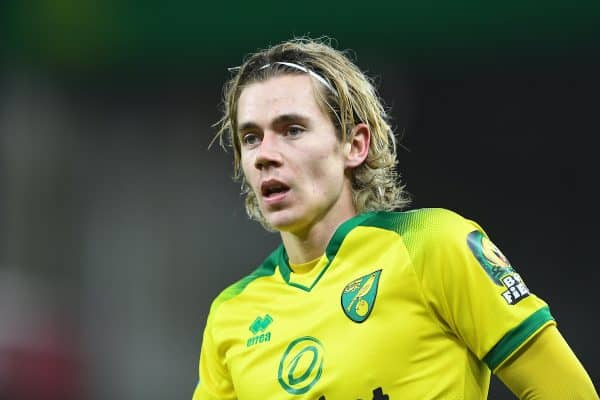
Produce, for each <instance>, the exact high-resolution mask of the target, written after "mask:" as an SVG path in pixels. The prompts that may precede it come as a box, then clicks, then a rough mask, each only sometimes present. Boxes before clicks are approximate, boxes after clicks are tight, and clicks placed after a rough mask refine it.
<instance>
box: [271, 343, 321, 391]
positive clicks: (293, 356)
mask: <svg viewBox="0 0 600 400" xmlns="http://www.w3.org/2000/svg"><path fill="white" fill-rule="evenodd" d="M323 353H324V351H323V345H322V344H321V342H320V341H319V340H318V339H315V338H314V337H311V336H303V337H300V338H297V339H295V340H293V341H292V342H291V343H290V344H289V345H288V347H287V349H285V352H284V353H283V356H282V357H281V361H279V370H278V371H277V380H278V381H279V384H280V385H281V387H282V388H283V389H284V390H285V391H286V392H288V393H290V394H293V395H298V394H304V393H306V392H308V391H309V390H310V389H311V388H312V387H313V386H314V385H315V384H316V383H317V382H318V381H319V379H321V375H322V374H323V364H324V357H323Z"/></svg>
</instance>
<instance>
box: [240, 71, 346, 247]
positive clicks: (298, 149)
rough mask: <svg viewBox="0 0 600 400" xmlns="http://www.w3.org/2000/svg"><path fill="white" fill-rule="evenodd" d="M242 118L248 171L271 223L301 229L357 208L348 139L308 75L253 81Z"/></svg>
mask: <svg viewBox="0 0 600 400" xmlns="http://www.w3.org/2000/svg"><path fill="white" fill-rule="evenodd" d="M237 118H238V127H239V128H238V132H237V134H238V138H239V140H240V145H241V162H242V168H243V171H244V175H245V177H246V180H247V182H248V184H249V185H250V187H251V188H252V190H253V191H254V193H255V194H256V197H257V199H258V204H259V207H260V210H261V212H262V214H263V216H264V217H265V219H266V221H267V222H268V224H269V225H271V226H272V227H274V228H275V229H277V230H280V231H287V232H292V233H295V234H299V235H301V234H302V233H304V232H306V231H308V230H309V229H311V228H312V227H313V226H315V225H316V224H318V223H320V222H323V223H330V224H338V223H341V222H342V221H343V220H345V219H347V218H348V217H349V216H352V215H353V214H354V213H355V211H354V206H353V203H352V192H351V184H350V180H349V178H348V177H346V176H345V173H344V171H345V169H346V167H347V157H346V154H345V152H344V148H345V146H344V145H343V144H342V143H340V141H339V139H338V138H337V135H336V130H335V127H334V126H333V124H332V122H331V120H330V119H329V117H328V116H327V115H326V114H325V113H324V112H323V111H322V110H321V108H320V107H319V105H318V104H317V101H316V99H315V94H314V89H313V83H312V82H311V80H310V77H309V76H308V75H297V74H294V75H292V74H289V75H282V76H277V77H274V78H271V79H268V80H267V81H264V82H256V83H253V84H251V85H249V86H247V87H246V88H245V89H243V91H242V93H241V95H240V98H239V101H238V115H237ZM336 219H341V221H336Z"/></svg>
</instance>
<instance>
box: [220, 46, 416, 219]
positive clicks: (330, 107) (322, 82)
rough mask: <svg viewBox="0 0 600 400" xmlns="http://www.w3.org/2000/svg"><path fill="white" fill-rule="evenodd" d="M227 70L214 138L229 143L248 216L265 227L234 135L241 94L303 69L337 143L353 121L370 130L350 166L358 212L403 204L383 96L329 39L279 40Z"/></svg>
mask: <svg viewBox="0 0 600 400" xmlns="http://www.w3.org/2000/svg"><path fill="white" fill-rule="evenodd" d="M290 64H293V65H290ZM297 67H300V68H297ZM231 71H232V72H234V75H233V77H232V78H231V79H230V80H229V81H228V82H227V83H226V84H225V85H224V90H223V108H224V109H223V116H222V118H221V119H220V120H219V121H218V122H217V123H216V124H215V126H218V132H217V134H216V135H215V138H214V139H213V142H214V140H216V139H218V140H219V142H220V144H221V146H223V147H225V146H229V147H232V148H233V168H234V180H235V181H239V182H241V185H242V194H243V195H245V196H246V212H247V213H248V216H249V217H250V218H252V219H255V220H257V221H259V222H260V223H261V224H262V225H263V226H265V227H266V228H268V229H269V228H270V227H269V226H268V224H267V223H266V221H265V219H264V217H263V216H262V213H261V212H260V209H259V206H258V201H257V198H256V194H255V193H254V192H253V191H252V189H251V188H250V186H249V185H248V183H247V182H246V179H245V177H244V172H243V170H242V167H241V161H240V157H241V149H240V139H239V136H238V135H237V128H238V126H237V124H238V121H237V109H238V100H239V97H240V94H241V93H242V90H244V88H245V87H246V86H248V85H250V84H252V83H255V82H260V81H265V80H267V79H269V78H272V77H274V76H279V75H283V74H304V73H306V72H310V73H308V75H309V76H310V77H311V79H312V80H313V83H314V85H315V88H317V87H318V88H320V90H315V94H316V100H317V103H318V104H319V105H320V106H321V108H322V109H323V110H324V111H325V112H326V113H327V114H328V115H329V117H330V118H331V121H332V122H333V124H334V126H335V127H336V130H337V132H338V138H339V139H340V140H341V141H342V142H346V141H348V140H349V139H350V138H349V135H350V133H351V131H352V128H353V127H354V126H356V125H357V124H358V123H365V124H367V125H368V126H369V129H370V131H371V142H370V145H369V151H368V154H367V158H366V160H365V161H364V162H363V163H362V164H361V165H360V166H358V167H356V168H354V169H353V170H352V200H353V203H354V206H355V207H356V210H357V212H359V213H360V212H365V211H375V210H388V211H389V210H394V209H402V208H404V207H406V206H407V205H408V203H409V199H408V195H407V193H406V192H405V190H404V185H402V184H401V182H400V176H399V174H398V173H397V171H396V140H395V136H394V132H393V130H392V128H391V126H390V124H389V122H388V121H389V116H388V114H387V112H386V110H385V109H384V107H383V104H382V101H381V99H380V98H379V96H378V94H377V92H376V90H375V87H374V85H373V84H372V82H371V80H370V78H368V77H367V76H366V75H365V74H364V73H363V72H362V71H361V70H360V69H359V68H358V67H357V66H356V65H355V64H354V63H353V62H352V61H350V59H349V58H348V56H346V54H345V53H343V52H341V51H339V50H336V49H334V48H333V47H332V45H331V40H330V39H327V38H321V39H308V38H295V39H292V40H289V41H286V42H282V43H280V44H277V45H274V46H272V47H269V48H267V49H264V50H261V51H258V52H256V53H253V54H250V55H249V56H248V57H246V59H245V61H244V63H243V64H242V65H241V66H240V67H238V68H232V69H231ZM303 71H304V72H303ZM315 77H316V78H317V79H315ZM319 77H320V78H322V79H318V78H319ZM326 83H328V85H327V84H326Z"/></svg>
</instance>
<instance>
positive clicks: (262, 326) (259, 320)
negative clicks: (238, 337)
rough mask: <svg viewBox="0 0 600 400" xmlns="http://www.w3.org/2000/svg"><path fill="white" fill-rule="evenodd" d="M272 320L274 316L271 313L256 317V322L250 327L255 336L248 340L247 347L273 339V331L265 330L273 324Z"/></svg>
mask: <svg viewBox="0 0 600 400" xmlns="http://www.w3.org/2000/svg"><path fill="white" fill-rule="evenodd" d="M271 322H273V318H272V317H271V316H270V315H269V314H265V316H264V317H261V316H258V317H256V319H255V320H254V322H252V323H251V324H250V326H249V327H248V329H249V330H250V332H252V335H253V336H252V337H250V338H249V339H248V340H247V341H246V347H250V346H254V345H255V344H259V343H265V342H269V341H270V340H271V332H265V330H266V329H267V327H268V326H269V325H271Z"/></svg>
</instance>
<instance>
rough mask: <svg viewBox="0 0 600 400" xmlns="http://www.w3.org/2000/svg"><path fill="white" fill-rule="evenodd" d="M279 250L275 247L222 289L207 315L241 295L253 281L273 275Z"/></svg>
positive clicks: (212, 313)
mask: <svg viewBox="0 0 600 400" xmlns="http://www.w3.org/2000/svg"><path fill="white" fill-rule="evenodd" d="M280 251H281V250H280V248H277V249H276V250H274V251H273V252H272V253H271V254H270V255H269V256H268V257H267V258H266V259H265V260H264V261H263V262H262V264H261V265H260V266H259V267H258V268H256V269H255V270H254V271H252V272H251V273H250V274H248V275H246V276H245V277H243V278H241V279H240V280H238V281H237V282H234V283H233V284H231V285H229V286H227V287H226V288H225V289H223V290H222V291H221V293H219V295H218V296H217V297H215V299H214V300H213V302H212V304H211V306H210V312H209V315H214V314H215V313H216V312H217V310H218V308H219V307H220V306H221V305H223V304H224V303H227V302H228V301H230V300H232V299H234V298H237V297H238V296H240V295H242V293H243V292H244V291H245V290H246V289H247V287H248V286H249V285H251V284H252V283H253V282H255V281H257V280H259V279H261V278H265V277H269V276H271V275H273V274H274V273H275V269H276V267H277V262H276V260H277V257H278V254H279V252H280Z"/></svg>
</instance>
